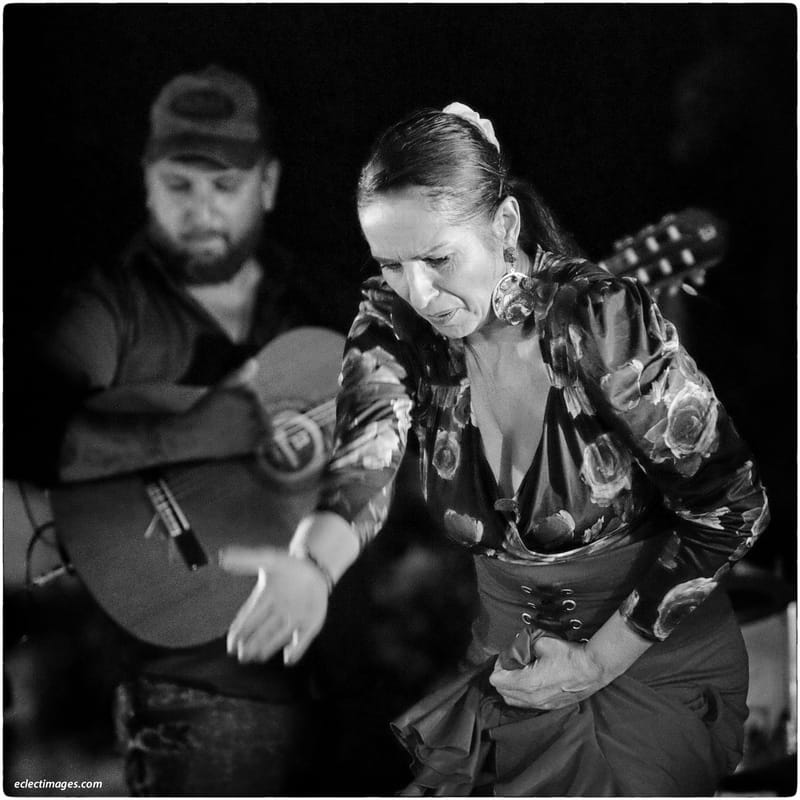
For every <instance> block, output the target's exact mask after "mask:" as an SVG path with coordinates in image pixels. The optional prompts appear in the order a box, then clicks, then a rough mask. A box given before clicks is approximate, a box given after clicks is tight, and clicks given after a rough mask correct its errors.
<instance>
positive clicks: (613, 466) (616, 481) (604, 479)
mask: <svg viewBox="0 0 800 800" xmlns="http://www.w3.org/2000/svg"><path fill="white" fill-rule="evenodd" d="M581 478H583V480H584V481H586V483H587V484H588V485H589V488H590V489H591V490H592V502H593V503H596V504H597V505H598V506H604V507H605V506H608V505H611V503H612V501H613V500H615V499H616V498H617V496H618V495H619V494H620V492H623V491H625V490H627V489H630V488H631V457H630V454H629V453H628V452H627V451H626V450H624V449H623V448H621V447H619V446H618V445H617V444H616V442H615V441H614V437H613V436H612V435H611V434H608V433H604V434H602V435H601V436H598V437H597V439H595V440H594V441H593V442H591V443H590V444H588V445H587V446H586V448H585V449H584V451H583V466H582V467H581Z"/></svg>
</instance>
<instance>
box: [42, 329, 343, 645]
mask: <svg viewBox="0 0 800 800" xmlns="http://www.w3.org/2000/svg"><path fill="white" fill-rule="evenodd" d="M343 348H344V337H342V336H340V335H339V334H336V333H333V332H332V331H328V330H326V329H323V328H298V329H295V330H292V331H289V332H288V333H285V334H283V335H282V336H279V337H278V338H276V339H274V340H273V341H271V342H270V343H269V344H268V345H267V346H266V347H265V348H264V349H263V350H262V351H261V352H260V353H259V355H258V356H257V358H256V360H257V361H258V362H259V370H258V373H257V376H256V381H255V387H254V388H255V389H256V392H257V394H258V396H259V399H260V401H261V403H262V404H263V406H264V408H265V409H266V411H267V413H268V414H269V415H270V418H271V421H272V426H273V435H272V436H271V438H270V439H269V440H268V441H265V442H264V443H263V445H262V446H260V447H259V448H258V450H257V451H256V453H254V454H252V455H246V456H242V457H240V458H233V459H225V460H220V461H213V460H212V461H203V462H196V463H184V464H179V465H170V466H164V467H160V468H158V469H151V470H147V471H144V472H141V473H135V474H129V475H120V476H114V477H112V478H103V479H101V480H97V481H85V482H79V483H72V484H67V485H63V486H60V487H58V488H56V489H53V490H51V492H50V502H51V505H52V509H53V514H54V517H55V527H56V534H57V536H58V539H59V542H60V544H61V546H62V547H63V549H64V550H65V551H66V553H67V555H68V557H69V560H70V562H71V564H72V567H73V569H74V570H75V572H76V573H77V574H78V576H79V577H80V578H81V580H82V581H83V583H84V584H85V585H86V588H87V589H88V590H89V592H90V594H91V595H92V596H93V597H94V599H95V600H96V601H97V602H98V603H99V605H100V606H101V607H102V608H103V609H104V610H105V611H106V612H107V613H108V614H109V616H110V617H111V618H112V619H113V620H114V621H115V622H116V623H117V624H119V625H120V626H122V627H123V628H125V629H126V630H127V631H128V632H129V633H132V634H133V635H134V636H136V637H138V638H139V639H141V640H143V641H145V642H149V643H151V644H156V645H159V646H162V647H189V646H192V645H198V644H204V643H206V642H210V641H212V640H213V639H216V638H218V637H220V636H223V635H224V634H225V632H226V630H227V628H228V626H229V625H230V622H231V620H232V619H233V617H234V616H235V614H236V611H237V610H238V609H239V607H240V606H241V605H242V603H243V602H244V601H245V599H246V598H247V596H248V594H249V593H250V591H251V589H252V588H253V579H252V577H248V576H237V575H232V574H230V573H228V572H225V571H223V570H222V569H220V567H219V566H218V564H217V553H218V551H219V549H220V548H222V547H223V546H226V545H229V544H232V543H236V544H241V545H245V546H258V545H271V546H274V547H286V546H287V545H288V543H289V539H290V538H291V535H292V533H293V532H294V529H295V527H296V525H297V523H298V522H299V520H300V518H301V517H302V516H303V515H304V514H306V513H308V512H309V511H310V510H311V509H312V508H313V507H314V504H315V501H316V498H317V484H316V480H315V478H316V477H317V476H318V474H319V472H320V470H321V469H322V467H323V465H324V463H325V458H326V453H327V451H328V450H329V448H330V443H331V437H332V430H333V423H334V417H335V394H336V390H337V387H338V383H337V382H338V374H339V369H340V367H341V362H342V352H343ZM204 391H205V390H202V389H195V388H192V387H182V386H171V385H166V384H165V385H159V384H150V385H138V386H136V387H135V388H133V389H130V390H127V391H120V390H112V391H111V392H109V393H107V394H106V395H105V396H104V397H103V400H102V404H103V406H104V407H105V408H106V409H108V408H113V409H114V410H115V411H117V412H120V411H122V412H124V411H131V412H133V411H138V412H141V411H180V410H185V409H187V408H189V407H190V406H191V405H192V403H194V402H197V401H198V400H199V399H200V398H201V397H202V395H203V394H204Z"/></svg>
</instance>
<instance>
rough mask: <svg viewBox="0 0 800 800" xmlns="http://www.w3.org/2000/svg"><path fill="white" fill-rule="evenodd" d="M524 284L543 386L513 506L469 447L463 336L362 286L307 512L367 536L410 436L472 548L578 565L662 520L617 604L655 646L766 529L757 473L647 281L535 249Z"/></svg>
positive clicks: (436, 511) (439, 501) (377, 287)
mask: <svg viewBox="0 0 800 800" xmlns="http://www.w3.org/2000/svg"><path fill="white" fill-rule="evenodd" d="M532 277H534V278H535V280H533V281H532V283H531V286H532V287H533V289H532V291H533V292H534V294H535V302H534V312H533V314H531V316H530V317H529V318H528V319H527V320H526V321H525V322H524V323H523V325H522V333H523V335H527V336H535V337H537V338H538V341H539V345H540V352H541V355H542V358H543V361H544V368H545V371H546V374H547V376H548V378H549V381H550V384H551V389H550V395H549V397H548V402H547V406H546V413H545V417H544V420H543V430H542V435H541V442H540V444H539V447H538V449H537V450H536V453H535V455H534V458H533V461H532V463H531V464H530V466H529V468H528V471H527V473H526V474H525V475H524V477H523V479H522V482H521V483H520V484H519V486H518V488H517V490H516V492H515V494H514V496H513V497H503V496H502V494H501V493H500V491H499V488H498V484H497V479H496V476H495V475H494V474H493V473H492V470H491V467H490V466H489V464H488V461H487V459H486V457H485V454H484V451H483V441H482V439H481V434H480V431H479V430H478V428H477V427H476V422H475V419H474V418H473V416H472V412H471V406H472V404H471V388H470V382H469V375H468V373H467V369H466V365H465V359H464V343H463V342H462V341H461V340H449V339H446V338H445V337H443V336H441V335H439V334H437V333H436V332H435V331H434V330H433V329H432V328H431V327H430V326H429V325H427V323H425V322H424V321H423V320H421V319H420V318H419V317H417V316H416V315H415V314H414V312H413V311H412V310H411V309H410V308H409V307H408V306H407V305H406V304H405V303H404V302H403V301H402V300H400V298H398V297H397V296H396V295H394V294H393V293H392V292H391V290H389V288H388V286H387V285H386V284H385V283H384V282H383V281H382V280H381V279H380V278H379V277H376V278H371V279H369V280H368V281H367V282H366V283H365V284H364V290H363V299H362V303H361V305H360V306H359V309H358V313H357V315H356V318H355V320H354V323H353V325H352V327H351V331H350V335H349V337H348V341H347V345H346V355H345V358H344V361H343V365H342V373H341V391H340V393H339V397H338V400H337V426H336V432H335V443H334V451H333V454H332V456H331V461H330V467H329V469H328V470H327V472H326V474H325V475H324V476H323V480H322V491H321V499H320V508H322V509H327V510H332V511H335V512H336V513H339V514H341V515H342V516H343V517H344V518H345V519H347V520H349V521H351V522H353V521H354V520H355V519H358V520H359V522H358V524H357V531H358V534H359V538H360V540H361V541H362V542H366V541H368V540H369V539H370V538H371V537H372V536H374V535H375V533H376V532H377V530H378V529H379V528H380V525H381V524H382V519H383V515H382V514H376V513H372V512H371V511H369V503H370V502H373V501H375V498H376V497H380V496H381V493H382V492H385V491H386V487H387V486H390V485H391V483H392V480H393V477H394V475H395V473H396V470H397V468H398V466H399V463H400V461H401V459H402V457H403V453H404V452H405V445H406V436H407V435H408V432H409V430H411V431H413V432H414V433H413V435H414V436H415V437H416V438H417V439H418V444H419V460H420V478H421V481H422V488H423V492H424V496H425V497H426V499H427V501H428V504H429V507H430V509H431V511H432V513H433V515H434V518H436V519H439V520H441V521H442V525H443V527H444V530H445V532H446V534H447V535H448V536H449V537H451V538H453V539H455V540H456V541H459V542H460V543H462V544H463V545H464V546H466V547H469V548H470V549H471V550H472V552H473V553H474V554H476V555H478V556H480V555H483V556H487V557H492V558H497V559H499V560H501V561H502V560H507V561H511V562H514V563H524V564H527V563H530V564H531V565H535V564H537V563H548V562H554V561H558V560H560V559H567V558H569V559H572V558H580V557H581V554H582V553H586V554H589V553H592V552H597V551H598V550H599V549H603V548H605V547H611V546H613V545H614V542H615V541H617V540H618V538H619V537H620V536H624V535H626V534H627V532H628V531H630V530H631V529H632V528H633V527H634V526H638V528H637V530H638V531H639V535H648V536H649V535H652V536H655V535H663V534H664V533H665V530H664V525H665V524H666V525H669V529H668V532H669V535H668V536H666V537H665V539H664V541H665V544H664V545H663V548H662V551H661V553H660V555H659V556H658V557H657V558H655V560H654V562H653V563H652V564H651V565H650V566H649V567H647V569H644V570H643V572H642V574H641V576H640V577H639V579H638V582H637V585H636V586H635V589H634V591H633V592H631V595H630V596H629V598H628V600H627V601H626V602H625V603H624V604H623V605H622V607H621V608H620V612H621V613H622V614H623V616H624V617H625V619H626V620H627V622H628V624H629V625H630V626H631V627H633V628H634V629H635V630H637V631H638V632H639V633H640V634H642V635H643V636H646V637H648V638H651V639H659V638H663V637H664V636H667V635H668V634H669V632H670V631H671V630H672V629H674V627H675V625H677V624H678V622H679V620H680V619H682V618H683V616H685V614H687V613H690V611H691V609H692V608H694V607H695V605H696V604H697V603H699V602H701V601H702V599H703V598H704V597H706V596H707V594H708V593H709V592H710V591H711V590H712V589H713V586H714V585H716V583H717V582H718V580H719V578H720V577H721V576H722V575H723V574H724V572H725V571H726V570H728V569H730V566H731V565H732V564H733V563H734V562H735V561H736V560H738V559H739V558H741V557H742V556H744V555H745V554H746V553H747V551H748V550H749V549H750V548H751V547H752V546H753V543H754V542H755V541H756V540H757V538H758V536H760V535H761V534H762V532H763V531H764V529H765V528H766V526H767V523H768V521H769V510H768V505H767V501H766V495H765V493H764V489H763V487H762V485H761V482H760V479H759V475H758V470H757V468H756V466H755V465H754V463H753V461H752V457H751V455H750V452H749V450H748V449H747V447H746V445H745V444H744V443H743V442H742V441H741V439H740V438H739V436H738V434H737V432H736V430H735V428H734V427H733V425H732V423H731V421H730V420H729V419H728V416H727V414H726V412H725V409H724V408H723V406H722V405H721V404H720V403H719V401H718V399H717V398H716V396H715V395H714V392H713V390H712V388H711V386H710V384H709V382H708V380H707V379H706V378H705V376H704V375H703V373H702V372H701V371H700V370H699V369H698V367H697V365H696V364H695V362H694V361H693V359H691V357H690V356H689V355H688V354H687V353H686V351H685V350H684V349H683V347H682V346H681V343H680V340H679V337H678V333H677V331H676V329H675V327H674V326H673V325H672V324H671V323H670V322H669V321H667V320H665V319H664V318H663V317H662V315H661V312H660V311H659V309H658V306H657V305H656V304H655V303H654V301H653V300H652V298H651V297H650V295H649V294H648V293H647V291H646V289H645V288H643V287H642V286H641V285H640V284H638V283H637V282H636V281H635V280H633V279H629V278H624V279H619V278H615V277H614V276H611V275H609V274H608V273H607V272H605V271H603V270H600V269H598V268H596V267H594V266H592V265H591V264H588V263H587V262H582V261H577V260H575V259H568V258H565V257H562V256H555V255H553V254H548V253H544V252H543V251H538V252H537V254H536V257H535V259H534V265H533V271H532ZM524 435H526V434H525V431H520V436H524ZM364 509H367V510H366V511H364ZM362 512H363V513H362ZM359 515H360V516H359ZM656 523H657V524H656Z"/></svg>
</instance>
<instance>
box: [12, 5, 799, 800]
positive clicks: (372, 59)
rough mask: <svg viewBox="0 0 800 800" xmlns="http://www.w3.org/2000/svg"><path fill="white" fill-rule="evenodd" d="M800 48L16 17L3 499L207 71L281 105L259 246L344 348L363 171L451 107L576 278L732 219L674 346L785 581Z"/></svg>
mask: <svg viewBox="0 0 800 800" xmlns="http://www.w3.org/2000/svg"><path fill="white" fill-rule="evenodd" d="M796 30H797V20H796V9H795V7H794V6H793V5H790V4H768V3H759V4H745V5H742V4H738V5H725V4H714V5H708V4H703V5H700V4H693V5H664V4H658V5H642V4H614V5H597V4H592V5H576V4H563V5H560V4H549V5H537V4H513V5H501V4H492V5H488V4H450V5H433V4H406V5H392V4H366V5H346V4H334V5H300V4H297V5H274V4H253V5H225V4H218V5H216V4H215V5H177V4H176V5H154V4H148V5H131V4H121V5H68V4H59V5H55V4H52V5H21V4H20V5H6V6H5V8H4V65H3V66H4V86H3V92H4V98H3V99H4V115H3V117H4V187H3V210H4V227H3V239H4V242H3V245H4V248H3V258H4V270H3V288H4V304H3V305H4V315H5V316H4V337H5V338H4V359H5V368H4V420H5V434H4V435H5V456H6V458H5V471H6V477H16V476H15V474H14V472H15V469H17V465H18V464H21V463H23V462H25V461H26V460H27V461H28V462H29V461H30V459H31V457H33V458H34V459H35V453H33V454H31V453H30V452H26V446H25V442H26V441H27V436H26V426H30V425H31V424H33V425H35V424H36V420H35V419H34V420H32V419H31V414H30V413H28V412H29V411H30V409H31V408H33V407H35V405H36V404H32V402H31V397H30V394H29V393H30V389H31V387H32V386H33V385H35V380H34V379H35V378H36V376H35V375H33V374H32V371H33V369H34V367H32V363H33V362H32V360H31V358H30V355H31V354H30V336H31V331H32V330H33V329H34V328H35V327H37V326H39V325H40V324H41V323H42V322H43V321H44V320H45V319H46V317H47V314H48V312H49V310H50V309H51V307H52V305H53V303H54V301H55V299H56V297H57V295H58V291H59V289H60V288H61V287H63V286H64V285H65V284H66V283H68V282H69V281H71V280H74V279H75V278H76V277H78V276H79V275H80V274H81V273H82V272H83V271H85V270H86V269H88V267H90V266H91V265H92V264H94V263H97V262H100V263H102V262H104V261H107V260H108V259H110V258H111V257H113V255H114V254H115V253H116V252H117V251H118V249H119V248H120V247H121V246H122V245H123V244H124V242H125V241H126V239H127V238H128V237H129V236H130V235H131V234H132V233H133V232H134V231H135V230H136V229H137V227H138V226H139V225H140V224H141V223H142V222H143V220H144V202H143V201H144V193H143V189H142V181H141V171H140V166H139V159H140V155H141V152H142V147H143V144H144V141H145V137H146V134H147V114H148V110H149V106H150V103H151V102H152V100H153V98H154V96H155V95H156V93H157V92H158V90H159V89H160V88H161V86H162V85H163V84H164V83H165V82H166V81H167V80H168V79H170V78H171V77H173V76H174V75H175V74H176V73H178V72H181V71H185V70H191V69H198V68H201V67H203V66H205V65H206V64H208V63H211V62H215V63H218V64H220V65H222V66H226V67H228V68H230V69H234V70H239V71H242V72H243V73H245V74H246V75H248V76H249V77H250V78H251V79H252V80H253V81H254V82H255V83H256V84H257V85H258V86H259V87H260V88H261V89H262V90H263V91H264V93H265V94H266V96H267V97H268V98H270V99H271V101H272V103H273V105H274V106H275V109H276V111H277V114H278V117H279V120H280V131H281V158H282V161H283V165H284V177H283V181H282V184H281V190H280V193H279V196H278V208H277V211H276V212H275V213H274V214H273V216H272V218H271V220H270V230H271V232H272V234H273V235H274V237H275V238H277V239H278V240H279V241H281V242H282V243H283V244H284V245H286V246H288V247H289V248H290V249H291V250H293V251H294V252H295V254H296V255H297V257H298V262H299V263H301V264H303V265H304V268H305V269H307V270H308V274H309V276H310V277H311V279H312V280H313V281H315V282H316V283H317V284H318V286H319V291H320V295H321V296H322V297H326V298H329V299H330V309H331V318H332V324H334V325H335V326H337V327H340V328H342V329H346V327H347V325H348V322H349V319H350V318H352V315H353V312H354V310H355V307H356V305H357V301H358V295H357V286H358V283H359V281H360V280H361V279H362V278H363V277H364V276H365V275H366V274H367V273H368V271H369V270H370V269H371V267H370V266H369V260H368V258H367V251H366V247H365V246H364V244H363V242H362V240H361V238H360V234H359V231H358V227H357V220H356V215H355V212H354V188H355V183H356V179H357V175H358V170H359V167H360V164H361V162H362V160H363V159H364V157H365V155H366V153H367V150H368V148H369V145H370V143H371V141H372V140H373V139H374V137H375V136H376V135H377V134H378V133H379V132H380V131H381V130H382V129H383V128H384V127H385V126H387V125H388V124H390V123H391V122H393V121H395V120H396V119H398V118H399V117H400V116H402V115H404V114H405V113H407V112H408V111H411V110H412V109H414V108H416V107H419V106H423V105H430V106H437V107H441V106H443V105H445V104H446V103H448V102H451V101H453V100H460V101H462V102H465V103H467V104H469V105H471V106H473V107H474V108H476V109H478V110H479V111H480V112H481V114H482V115H483V116H487V117H489V118H490V119H492V121H493V122H494V126H495V130H496V131H497V133H498V137H499V139H500V141H501V143H502V144H503V147H504V149H505V152H506V153H507V154H508V156H509V158H510V161H511V164H512V168H513V169H514V171H515V172H517V173H520V174H522V175H524V176H526V177H528V178H529V179H530V180H531V181H532V182H533V183H534V184H535V185H536V186H537V188H538V189H539V190H540V192H541V193H542V195H543V196H544V197H545V198H546V200H547V201H548V202H549V204H550V205H551V206H552V208H553V209H554V211H555V213H556V215H557V216H558V218H559V219H560V220H561V221H562V223H563V224H564V225H565V226H566V227H567V228H568V229H569V230H570V231H571V232H572V233H573V234H574V236H575V237H576V239H577V240H578V242H579V243H580V244H581V245H582V246H583V248H584V249H585V250H586V251H587V253H588V254H589V255H590V256H592V257H598V258H599V257H602V256H603V255H605V254H607V253H608V252H609V250H610V248H611V246H612V243H613V241H614V240H615V239H617V238H619V237H620V236H622V235H624V234H626V233H630V232H633V231H636V230H638V229H639V228H641V227H642V226H644V225H645V224H647V223H649V222H653V221H656V220H658V219H659V218H660V217H661V216H662V215H663V214H664V213H666V212H669V211H676V210H679V209H682V208H685V207H688V206H696V207H702V208H706V209H709V210H711V211H712V212H713V213H715V214H716V215H718V216H719V217H720V218H721V219H723V220H724V221H725V222H726V223H727V225H728V228H729V249H728V254H727V256H726V258H725V259H724V260H723V262H722V263H721V264H720V266H719V267H718V268H717V269H715V270H714V271H712V272H711V273H709V276H708V282H707V284H706V286H705V287H703V289H702V290H701V296H700V297H698V298H687V299H686V304H685V307H684V311H685V312H686V314H687V316H686V319H685V320H684V321H683V322H682V325H681V333H682V334H683V338H684V341H685V342H686V343H687V346H688V348H689V350H690V351H691V352H692V353H693V355H695V357H696V359H697V361H698V363H699V365H700V367H701V369H703V370H704V371H705V372H706V373H707V374H708V375H709V376H710V378H711V379H712V382H713V383H714V385H715V387H716V389H717V392H718V394H719V395H720V397H721V399H722V400H723V402H724V403H725V405H726V407H727V408H728V410H729V411H730V412H731V414H732V416H733V417H734V419H735V420H736V423H737V426H738V428H739V429H740V431H741V432H742V434H743V435H744V437H745V438H746V439H747V441H748V442H749V443H750V445H751V447H752V448H753V450H754V451H755V455H756V457H757V460H758V462H759V463H760V465H761V467H762V470H763V473H764V479H765V483H766V485H767V488H768V491H769V494H770V499H771V505H772V510H773V522H772V524H771V526H770V528H769V529H768V531H767V533H766V534H765V536H764V537H763V539H762V541H761V542H759V543H758V544H757V545H756V548H755V549H754V551H753V553H752V554H751V556H750V557H749V558H750V560H751V561H752V562H753V563H754V564H756V565H758V566H760V567H763V568H765V569H767V570H769V571H771V572H776V571H777V573H778V574H779V575H781V576H782V577H783V578H784V579H785V580H787V581H789V582H792V583H793V582H794V577H795V569H796V564H795V560H796V555H795V554H796V530H797V528H796V513H795V509H796V485H797V484H796V440H797V437H796V420H797V406H796V325H797V317H796V296H797V294H796V281H797V261H796V239H797V233H796V214H797V208H796V75H797V63H796ZM37 391H38V390H37ZM45 399H46V402H48V403H49V402H53V401H54V399H53V398H49V397H46V398H45ZM45 405H46V404H45ZM27 449H28V450H29V448H27ZM392 547H396V548H397V549H396V554H401V551H402V548H400V547H399V546H397V545H395V544H391V543H390V544H388V545H387V548H388V550H389V551H391V549H392ZM388 560H391V559H388ZM386 563H387V562H386V560H385V561H384V562H383V565H384V566H385V565H386ZM379 567H380V564H379ZM429 567H430V565H429ZM430 569H432V570H433V571H432V572H431V571H430ZM430 569H429V573H428V579H429V580H431V579H432V580H433V582H434V585H435V584H436V581H437V580H438V578H439V577H441V576H440V573H437V572H436V567H432V568H430ZM431 576H432V577H431ZM362 577H363V576H362ZM359 579H360V578H359ZM423 582H424V581H423ZM433 594H435V592H433ZM406 599H407V598H406ZM404 602H405V600H404ZM438 602H440V603H441V602H442V600H441V597H439V599H438ZM440 612H441V613H445V614H446V613H447V608H446V607H443V608H442V609H439V611H435V612H434V616H435V615H436V614H438V613H440ZM6 626H7V628H8V618H7V619H6ZM426 635H428V638H429V640H430V641H429V642H428V643H429V644H430V643H431V642H433V643H436V642H438V643H439V644H441V637H438V638H437V636H436V632H435V631H434V632H432V633H430V632H429V634H426ZM423 638H424V637H423ZM445 638H446V637H445ZM401 652H402V649H401ZM405 655H406V656H407V655H408V649H406V651H405ZM425 669H426V668H425V666H424V665H423V666H422V667H420V669H419V671H418V673H416V674H418V675H420V676H424V675H425V674H427V673H426V671H425ZM73 677H74V676H73ZM76 708H78V707H77V706H76ZM76 713H80V712H76ZM367 790H368V792H369V789H368V787H367ZM369 793H371V792H369Z"/></svg>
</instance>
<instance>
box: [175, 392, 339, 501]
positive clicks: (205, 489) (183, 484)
mask: <svg viewBox="0 0 800 800" xmlns="http://www.w3.org/2000/svg"><path fill="white" fill-rule="evenodd" d="M298 414H300V416H301V417H307V418H308V419H310V420H312V421H313V422H315V423H316V424H317V425H319V426H320V427H323V428H324V427H327V426H328V425H329V424H330V423H332V422H333V421H334V420H335V419H336V399H335V398H332V399H330V400H326V401H324V402H323V403H320V404H319V405H317V406H314V407H313V408H311V409H309V410H308V411H306V412H303V413H301V412H298ZM279 430H280V431H281V432H282V433H284V434H285V435H287V436H293V435H294V434H296V433H299V432H300V431H303V430H305V427H304V426H303V425H302V424H298V423H297V422H294V421H290V422H288V423H287V424H286V425H281V426H280V427H279ZM189 470H190V471H189V472H184V473H183V474H180V475H170V476H169V486H170V490H171V491H172V493H173V495H174V496H175V498H176V499H179V498H182V499H185V498H187V497H190V496H191V495H193V494H196V493H198V492H202V493H204V494H205V495H206V498H207V499H208V500H210V501H213V500H219V499H222V498H224V497H225V496H226V495H227V492H225V491H223V492H219V491H217V492H214V491H210V490H211V489H212V488H213V487H218V486H219V483H218V480H217V479H216V478H215V477H214V474H210V475H207V476H205V477H206V479H205V480H204V479H202V478H199V476H198V475H192V474H191V468H189Z"/></svg>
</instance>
